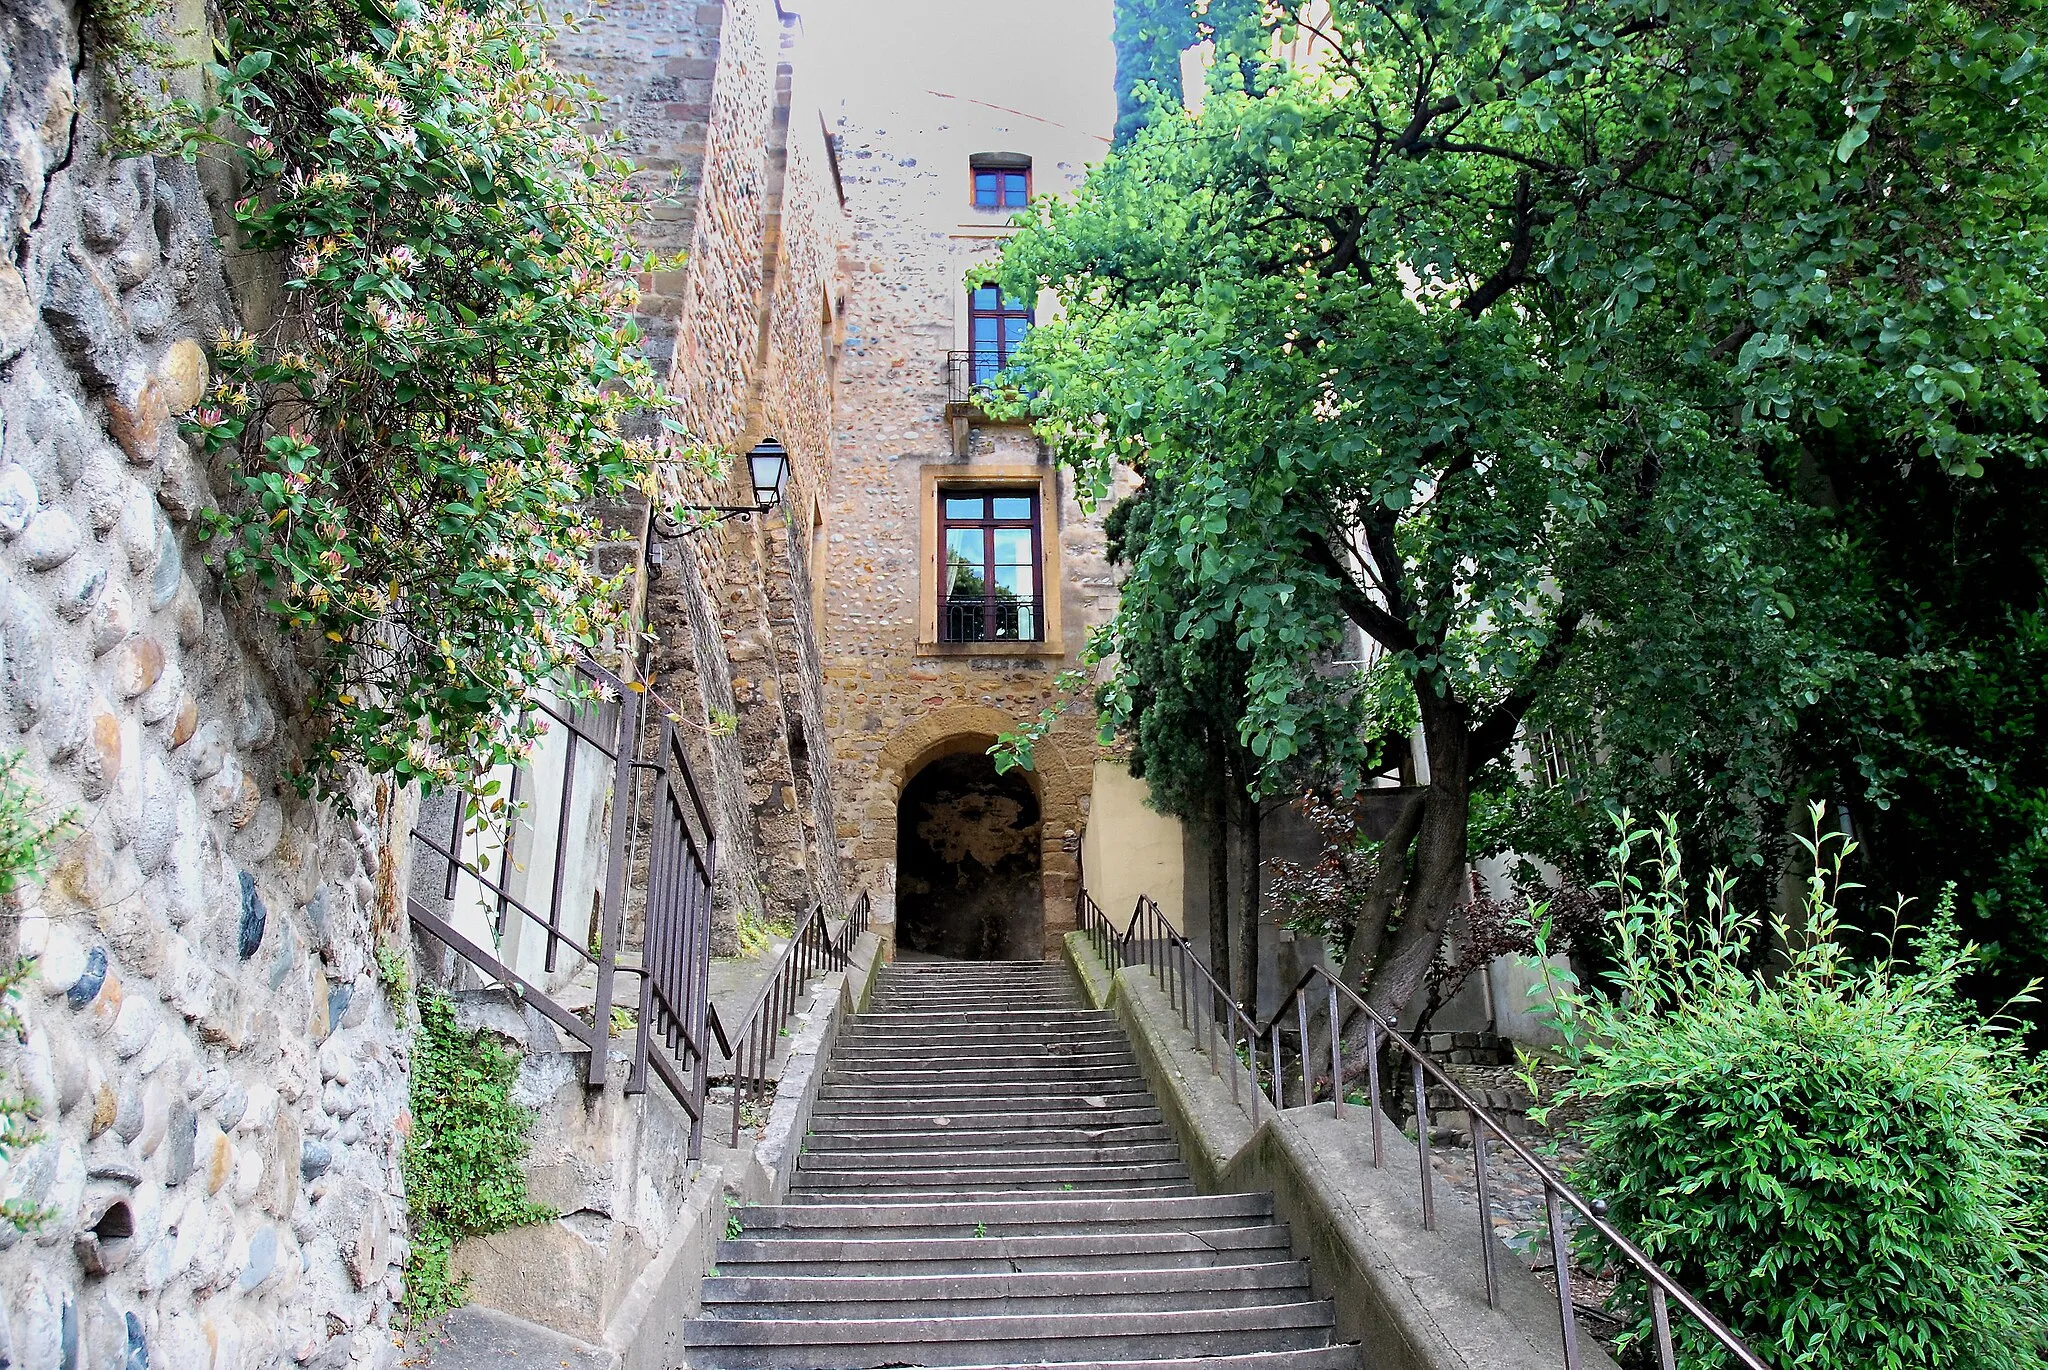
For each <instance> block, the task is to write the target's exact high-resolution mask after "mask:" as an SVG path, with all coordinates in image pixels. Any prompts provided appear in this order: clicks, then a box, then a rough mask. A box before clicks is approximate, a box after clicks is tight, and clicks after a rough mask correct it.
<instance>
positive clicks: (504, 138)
mask: <svg viewBox="0 0 2048 1370" xmlns="http://www.w3.org/2000/svg"><path fill="white" fill-rule="evenodd" d="M554 37H555V30H554V28H553V27H552V26H551V25H550V23H549V22H548V20H547V18H546V16H545V14H544V13H543V12H542V11H541V9H540V8H539V7H538V6H537V5H534V4H530V3H528V2H527V0H506V2H505V3H491V2H490V0H482V2H481V3H472V4H469V5H462V4H437V3H428V2H427V0H310V2H308V3H301V0H277V2H275V3H273V0H237V3H235V4H233V5H232V6H231V7H230V11H229V13H228V16H227V23H226V32H225V36H224V38H223V39H222V41H221V43H220V45H219V50H220V53H221V61H220V62H219V63H217V64H215V65H213V66H212V67H210V68H209V75H210V77H211V78H212V80H213V81H214V83H215V85H216V87H217V91H218V99H219V102H220V103H219V109H218V110H217V111H215V112H214V113H215V114H217V115H223V116H225V119H226V121H227V123H228V124H229V126H231V127H232V128H233V129H234V130H235V131H236V135H237V136H236V137H235V139H234V141H233V144H232V155H233V156H234V157H235V159H236V160H237V162H238V163H239V165H240V168H241V170H242V172H243V174H244V176H245V179H246V189H247V194H246V195H245V196H244V198H242V199H241V200H240V202H239V203H238V204H237V205H236V206H235V211H234V213H235V220H236V222H237V224H238V226H239V229H240V232H241V236H242V239H243V246H244V247H245V248H247V249H251V250H254V251H258V252H271V253H276V254H278V256H279V258H280V260H281V261H282V262H283V263H284V264H285V266H286V268H287V271H286V274H287V277H288V280H287V284H286V305H285V307H284V308H283V309H281V310H280V311H279V315H278V317H277V318H276V320H275V321H274V322H273V323H272V324H270V325H269V326H268V327H267V328H265V329H264V330H263V332H262V333H261V334H241V335H234V336H227V337H223V338H222V339H221V341H220V344H219V347H218V351H217V362H218V370H219V375H218V379H217V382H216V385H215V388H214V390H213V392H212V394H211V395H210V397H209V401H208V403H207V404H206V405H205V406H203V407H202V408H201V409H200V411H199V412H198V413H196V414H195V415H194V416H193V417H192V419H191V420H190V421H189V422H190V424H191V428H192V430H193V431H194V432H195V433H196V434H197V435H198V436H199V438H200V439H202V440H203V443H204V445H205V448H206V450H207V451H208V452H209V453H213V454H219V455H220V456H221V457H222V458H223V459H224V460H225V462H226V464H227V466H228V468H229V472H230V478H231V483H232V485H233V486H236V487H239V494H240V496H241V498H239V499H236V500H233V501H231V502H230V503H229V505H228V507H226V508H224V509H222V510H221V511H218V512H216V513H214V514H213V515H212V516H211V518H210V521H209V523H208V525H207V527H206V529H205V533H206V535H207V536H208V537H209V539H210V540H211V541H212V543H213V545H214V548H215V556H216V557H217V559H218V561H219V563H220V565H221V566H222V568H223V570H224V571H225V573H226V574H227V575H228V577H229V578H230V580H231V581H234V582H237V583H239V584H241V585H242V586H245V587H248V588H250V589H251V590H252V591H255V592H259V593H260V594H261V596H262V598H263V601H264V603H265V604H266V605H267V607H268V609H269V611H270V612H271V613H272V614H274V615H275V616H276V617H277V618H278V619H279V620H280V621H281V622H282V623H283V624H285V625H286V626H287V627H288V628H289V629H291V630H293V631H294V632H295V633H296V634H298V635H299V638H300V640H301V641H303V642H304V643H305V644H306V648H307V650H306V651H305V654H304V655H305V661H306V665H307V669H308V672H309V676H310V680H311V685H310V691H309V693H310V704H311V711H312V713H313V714H314V717H315V719H316V727H318V728H320V729H322V730H323V731H322V732H321V735H320V740H319V747H318V752H317V755H316V756H315V757H314V758H313V762H312V765H311V767H310V768H309V770H308V772H307V774H306V776H305V777H304V781H305V783H306V784H307V785H308V786H309V787H312V788H324V789H329V790H331V789H332V788H333V787H332V785H331V780H332V778H333V777H334V776H335V775H336V774H337V773H338V772H339V771H340V770H341V769H342V768H343V767H344V766H345V765H347V764H349V763H359V764H361V765H363V766H365V767H366V768H367V769H369V770H370V771H371V772H373V773H379V774H392V775H396V776H398V777H400V778H402V779H406V780H424V781H427V782H429V783H450V782H453V781H455V780H457V779H460V778H462V777H464V776H466V775H470V774H474V773H476V772H477V771H480V770H482V769H483V768H485V767H488V766H491V765H494V764H498V763H500V762H503V761H506V760H510V759H515V758H516V757H517V756H518V755H520V754H521V752H522V751H523V750H524V748H525V747H526V745H528V743H529V742H530V738H528V737H526V736H524V735H523V725H522V724H521V723H520V721H519V718H520V714H519V705H520V703H521V702H522V701H523V700H525V699H526V698H528V697H529V695H530V693H531V692H532V690H533V688H534V687H535V686H536V685H537V684H538V683H539V682H541V681H542V680H544V679H546V678H548V677H550V676H553V675H556V674H557V673H559V672H561V671H562V670H563V669H564V668H565V667H566V666H567V665H568V664H569V662H570V661H571V660H572V658H573V656H574V654H575V653H576V651H577V650H578V649H579V648H588V647H594V646H597V645H599V644H601V643H602V641H603V640H604V638H605V635H606V634H607V632H608V631H609V630H612V629H614V628H616V627H617V626H619V623H620V616H621V613H622V605H621V599H622V596H621V595H620V594H619V590H620V578H616V577H615V578H610V579H607V578H606V577H604V576H603V575H601V574H600V573H599V572H598V570H597V569H595V560H596V558H595V553H596V547H597V543H598V541H599V537H600V534H599V531H598V530H597V529H596V528H595V527H594V515H593V512H592V511H593V508H594V507H596V506H601V505H604V504H606V503H608V502H613V501H617V500H620V499H622V498H624V497H626V496H627V495H628V494H629V492H630V491H632V490H633V489H634V488H636V487H637V486H640V485H642V484H644V483H646V482H647V481H648V480H649V472H650V470H651V463H650V460H649V455H650V454H649V451H648V450H647V448H646V445H645V444H644V443H641V442H636V441H629V440H628V439H627V438H626V436H624V434H623V432H622V426H623V425H624V423H625V422H626V420H627V419H628V417H629V416H630V415H632V414H634V413H635V412H636V411H641V410H647V409H651V408H653V407H654V406H655V405H657V404H658V403H659V402H660V399H661V397H660V394H659V391H658V389H657V387H656V385H655V383H654V381H653V378H652V377H651V375H650V373H649V370H648V367H647V365H646V363H645V361H644V360H643V359H642V358H641V357H640V356H639V355H638V352H637V344H638V342H639V334H638V331H637V329H636V328H635V326H634V324H633V322H632V319H631V313H632V310H633V308H634V305H635V303H636V300H637V293H636V288H635V284H634V277H635V273H636V272H637V271H639V270H643V269H646V268H647V267H649V266H652V265H653V264H652V263H647V262H638V261H636V260H635V259H634V256H633V254H632V247H631V243H630V241H629V238H628V233H629V230H630V228H631V227H632V225H633V224H634V223H635V222H636V220H637V218H638V216H639V215H640V214H641V213H642V212H643V210H644V208H645V204H644V201H643V200H642V199H639V198H636V194H635V192H633V191H632V190H631V189H630V188H629V186H628V182H627V178H628V175H629V173H630V172H631V171H632V167H631V165H630V163H628V162H627V161H626V160H625V159H624V158H623V157H621V156H620V155H619V154H618V151H617V148H616V145H615V143H614V142H612V141H610V140H608V139H606V138H604V137H600V136H597V135H592V134H590V133H587V132H586V131H585V130H586V129H587V128H589V127H592V126H594V121H595V118H596V115H597V112H598V102H599V97H598V96H597V95H596V93H595V92H594V90H593V89H592V88H591V86H590V85H589V84H588V83H587V82H585V81H583V80H582V79H580V78H576V77H572V76H569V75H566V74H564V73H563V72H561V71H559V70H558V69H557V68H556V67H555V66H554V65H553V63H552V62H551V60H550V59H549V57H548V47H549V44H550V43H551V41H552V40H553V39H554Z"/></svg>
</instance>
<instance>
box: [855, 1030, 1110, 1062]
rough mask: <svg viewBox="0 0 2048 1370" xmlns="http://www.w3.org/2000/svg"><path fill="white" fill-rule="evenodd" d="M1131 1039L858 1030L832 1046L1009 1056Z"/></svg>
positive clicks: (1093, 1049) (1086, 1033)
mask: <svg viewBox="0 0 2048 1370" xmlns="http://www.w3.org/2000/svg"><path fill="white" fill-rule="evenodd" d="M1129 1047H1130V1043H1129V1042H1128V1041H1126V1040H1125V1038H1124V1037H1123V1035H1122V1034H1121V1033H1115V1032H1098V1031H1096V1030H1095V1029H1093V1028H1089V1029H1081V1030H1076V1031H1073V1032H1058V1031H1046V1032H958V1033H928V1032H925V1033H919V1032H904V1033H896V1032H859V1033H855V1032H852V1031H848V1032H844V1033H841V1034H840V1037H839V1041H838V1043H837V1044H836V1045H835V1046H834V1047H833V1048H832V1054H833V1056H834V1057H835V1058H836V1057H837V1056H838V1054H839V1052H840V1051H842V1050H845V1051H852V1052H862V1053H865V1052H885V1053H888V1054H889V1055H890V1056H892V1057H912V1056H967V1055H974V1054H976V1053H979V1054H980V1055H982V1056H983V1057H990V1056H1008V1055H1011V1054H1013V1053H1017V1052H1029V1053H1031V1054H1033V1055H1045V1056H1084V1055H1090V1054H1099V1053H1102V1052H1126V1051H1128V1050H1129Z"/></svg>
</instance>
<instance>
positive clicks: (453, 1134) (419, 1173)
mask: <svg viewBox="0 0 2048 1370" xmlns="http://www.w3.org/2000/svg"><path fill="white" fill-rule="evenodd" d="M419 1008H420V1027H419V1031H418V1032H417V1033H415V1034H414V1036H413V1044H412V1097H411V1108H412V1133H411V1135H410V1136H409V1137H407V1138H406V1143H405V1152H404V1155H403V1157H402V1159H401V1162H400V1165H401V1167H402V1169H403V1170H404V1173H405V1194H406V1207H407V1210H408V1211H409V1213H410V1214H411V1217H412V1234H413V1235H412V1248H411V1252H410V1254H409V1255H408V1256H407V1258H406V1266H405V1311H406V1314H407V1316H408V1317H410V1318H412V1319H414V1320H415V1321H417V1320H421V1319H426V1318H434V1317H438V1316H440V1315H441V1314H443V1313H445V1312H447V1311H448V1310H449V1309H451V1308H456V1307H459V1306H461V1304H462V1303H463V1302H464V1298H465V1294H464V1284H465V1281H462V1280H458V1279H455V1278H453V1277H452V1276H451V1275H450V1274H449V1271H448V1258H449V1256H450V1255H451V1254H452V1253H453V1252H454V1250H455V1244H456V1243H457V1242H458V1241H461V1240H462V1239H463V1238H465V1237H481V1236H488V1235H489V1234H491V1233H493V1232H503V1231H505V1230H506V1229H507V1228H513V1227H522V1226H525V1225H526V1224H528V1223H542V1222H548V1221H550V1220H551V1219H553V1218H554V1217H555V1216H556V1215H555V1212H554V1210H553V1209H549V1208H543V1207H541V1206H540V1205H538V1204H535V1203H533V1202H531V1201H530V1200H529V1199H528V1198H527V1197H526V1174H525V1171H524V1170H523V1169H522V1168H521V1165H520V1163H521V1162H522V1161H524V1160H525V1159H526V1153H527V1147H528V1143H527V1133H528V1132H529V1131H530V1130H531V1129H532V1127H533V1113H532V1111H531V1110H529V1109H526V1108H522V1107H520V1106H519V1105H518V1104H516V1103H514V1102H513V1101H512V1086H513V1083H514V1082H515V1081H516V1080H517V1079H518V1077H519V1053H518V1052H516V1051H514V1050H512V1049H511V1048H510V1047H507V1046H503V1045H501V1044H500V1043H498V1042H497V1041H495V1040H494V1039H492V1038H491V1037H490V1035H489V1034H487V1033H485V1032H482V1031H466V1030H464V1029H463V1028H462V1027H461V1026H459V1025H458V1024H457V1023H456V1021H455V1008H454V1006H453V1005H452V1004H451V1003H450V1002H449V1001H448V999H447V998H446V996H444V995H441V994H439V993H437V992H435V991H433V990H431V989H422V990H421V991H420V994H419Z"/></svg>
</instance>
